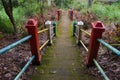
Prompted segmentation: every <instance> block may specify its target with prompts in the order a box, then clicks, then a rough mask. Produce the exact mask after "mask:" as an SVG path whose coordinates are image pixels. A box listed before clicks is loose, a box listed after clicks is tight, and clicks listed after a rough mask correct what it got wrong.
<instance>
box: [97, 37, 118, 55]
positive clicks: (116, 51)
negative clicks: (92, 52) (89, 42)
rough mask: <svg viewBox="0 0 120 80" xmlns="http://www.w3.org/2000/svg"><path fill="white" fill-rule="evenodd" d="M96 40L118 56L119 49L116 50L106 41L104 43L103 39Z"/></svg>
mask: <svg viewBox="0 0 120 80" xmlns="http://www.w3.org/2000/svg"><path fill="white" fill-rule="evenodd" d="M98 41H99V42H100V43H101V44H102V45H104V46H105V47H107V48H108V49H110V50H111V51H113V52H114V53H116V54H117V55H118V56H120V51H119V50H117V49H116V48H114V47H112V46H111V45H109V44H108V43H106V42H105V41H103V40H102V39H98Z"/></svg>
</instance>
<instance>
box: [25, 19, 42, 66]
mask: <svg viewBox="0 0 120 80" xmlns="http://www.w3.org/2000/svg"><path fill="white" fill-rule="evenodd" d="M37 27H38V22H37V21H36V20H34V19H29V21H28V22H27V24H26V28H27V30H28V33H29V35H32V38H31V39H30V48H31V52H32V55H35V59H34V60H33V62H32V63H33V64H35V65H38V64H40V61H41V58H42V55H41V53H40V51H39V42H38V28H37Z"/></svg>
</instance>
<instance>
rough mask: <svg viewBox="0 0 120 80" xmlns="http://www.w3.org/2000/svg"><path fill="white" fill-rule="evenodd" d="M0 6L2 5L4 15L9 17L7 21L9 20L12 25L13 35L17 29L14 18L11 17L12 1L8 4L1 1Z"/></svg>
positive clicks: (3, 0)
mask: <svg viewBox="0 0 120 80" xmlns="http://www.w3.org/2000/svg"><path fill="white" fill-rule="evenodd" d="M2 4H3V7H4V10H5V12H6V14H7V15H8V17H9V19H10V21H11V23H12V25H13V29H14V33H16V32H17V27H16V24H15V21H14V17H13V5H12V1H11V0H9V1H8V3H7V1H5V0H2Z"/></svg>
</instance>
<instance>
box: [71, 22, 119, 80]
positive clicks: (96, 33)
mask: <svg viewBox="0 0 120 80" xmlns="http://www.w3.org/2000/svg"><path fill="white" fill-rule="evenodd" d="M76 26H77V23H75V22H74V23H73V36H75V37H76V38H79V35H77V33H76V30H77V29H79V30H78V31H79V32H78V33H81V32H84V33H85V34H87V35H89V36H90V37H91V38H90V43H89V49H88V48H87V47H86V46H85V44H84V43H83V42H82V40H79V41H80V43H81V44H82V46H83V47H84V48H85V50H86V51H87V52H88V56H87V60H86V64H87V66H91V65H93V63H94V64H95V65H96V66H97V68H98V70H99V71H100V72H101V74H102V76H103V77H104V79H105V80H110V79H109V78H108V77H107V75H106V74H105V72H104V71H103V69H102V68H101V67H100V65H99V63H98V62H97V61H96V58H97V53H98V49H99V45H100V43H101V44H102V45H104V46H105V47H107V48H108V49H109V50H111V51H112V52H114V53H115V54H117V55H118V56H120V50H118V49H116V48H114V47H113V46H111V45H110V44H108V43H106V42H105V41H104V40H102V39H101V38H102V33H103V32H104V30H105V29H104V25H103V24H102V23H101V22H100V21H98V22H96V23H92V27H93V28H92V33H91V34H90V33H88V32H87V31H85V30H83V29H82V28H77V27H76ZM79 27H81V26H79ZM79 39H80V38H79ZM96 47H97V48H96Z"/></svg>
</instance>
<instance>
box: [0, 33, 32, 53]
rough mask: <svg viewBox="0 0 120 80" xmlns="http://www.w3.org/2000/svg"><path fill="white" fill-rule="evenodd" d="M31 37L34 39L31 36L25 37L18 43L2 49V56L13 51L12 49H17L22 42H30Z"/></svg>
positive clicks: (0, 50) (0, 51)
mask: <svg viewBox="0 0 120 80" xmlns="http://www.w3.org/2000/svg"><path fill="white" fill-rule="evenodd" d="M31 37H32V36H31V35H28V36H26V37H24V38H22V39H20V40H18V41H16V42H14V43H12V44H10V45H8V46H6V47H4V48H2V49H0V55H2V54H4V53H6V52H7V51H9V50H10V49H12V48H14V47H16V46H17V45H19V44H21V43H22V42H25V41H26V40H29V39H30V38H31Z"/></svg>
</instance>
